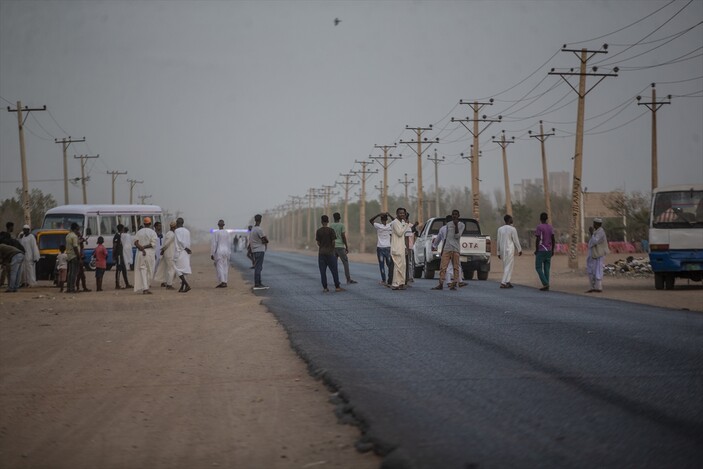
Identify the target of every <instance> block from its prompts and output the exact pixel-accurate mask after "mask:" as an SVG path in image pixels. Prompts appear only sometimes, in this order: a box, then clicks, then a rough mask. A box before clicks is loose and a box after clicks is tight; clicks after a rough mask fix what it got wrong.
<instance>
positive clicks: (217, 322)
mask: <svg viewBox="0 0 703 469" xmlns="http://www.w3.org/2000/svg"><path fill="white" fill-rule="evenodd" d="M307 254H309V255H313V254H312V253H307ZM350 257H351V260H352V261H355V262H368V263H375V262H376V260H375V256H373V255H359V254H351V255H350ZM617 258H618V256H617V255H611V256H609V259H608V260H609V262H612V261H613V260H615V259H617ZM581 261H582V265H581V267H582V268H581V270H583V269H584V267H583V260H581ZM193 264H194V274H193V275H192V277H191V280H192V283H193V287H194V289H193V290H192V291H191V292H189V293H187V294H179V293H176V292H175V291H166V290H164V289H160V288H158V287H157V288H155V289H154V291H155V293H154V294H153V295H151V296H146V295H140V294H135V293H134V292H132V291H126V290H119V291H116V290H114V289H113V288H112V287H113V285H114V283H113V282H112V279H113V274H112V273H111V272H109V273H108V274H107V276H106V281H105V286H106V288H107V290H106V291H104V292H100V293H98V292H94V291H93V292H90V293H80V294H77V295H68V294H59V293H58V291H57V289H55V288H53V287H52V286H51V284H50V282H42V283H41V285H40V286H39V287H37V288H32V289H25V290H23V291H20V292H18V293H15V294H9V293H4V292H0V467H3V468H4V467H8V468H71V469H74V468H96V467H100V468H189V469H190V468H203V467H228V468H229V467H237V468H293V467H295V468H308V467H315V468H317V467H320V468H328V467H338V468H355V469H356V468H360V469H363V468H372V467H379V465H380V459H379V458H378V457H376V456H375V455H373V454H372V453H364V454H362V453H359V452H357V451H356V450H355V448H354V443H355V442H356V441H357V439H358V438H359V436H360V432H359V430H358V429H357V428H355V427H352V426H348V425H342V424H339V423H337V421H336V418H335V416H334V406H333V405H332V404H331V403H330V402H329V400H330V398H331V397H333V393H332V391H330V390H328V389H326V388H325V387H324V386H323V385H322V384H321V383H320V382H319V381H317V380H315V379H314V378H312V377H311V376H310V375H309V374H308V371H307V368H306V365H305V364H304V363H303V362H302V361H301V360H300V359H299V358H298V357H297V356H296V355H295V353H294V352H293V351H292V350H291V348H290V346H289V343H288V340H287V337H286V334H285V332H284V330H283V328H282V327H281V326H280V325H279V324H278V323H277V322H276V320H275V318H274V317H273V316H272V315H271V314H269V313H267V311H266V310H265V308H264V307H263V306H261V305H260V299H259V298H258V297H256V296H254V295H253V294H252V293H251V292H250V290H249V287H250V284H249V283H248V281H249V280H250V279H249V276H250V275H249V273H247V275H246V277H245V280H242V278H241V277H240V275H239V274H237V273H236V272H232V273H231V275H230V282H229V285H230V286H229V288H227V289H215V288H213V287H214V285H215V284H216V280H215V273H214V268H213V267H212V264H211V263H210V261H209V259H208V256H207V253H206V251H205V248H200V249H198V250H196V255H195V256H194V262H193ZM130 275H131V274H130ZM352 275H353V270H352ZM501 275H502V264H501V262H500V261H499V260H498V259H497V258H494V261H493V271H492V272H491V274H490V279H491V280H499V279H500V277H501ZM88 281H89V286H90V287H91V288H94V279H93V278H92V276H91V273H89V275H88ZM512 283H513V284H516V285H526V286H530V287H534V288H538V287H539V282H538V280H537V276H536V274H535V272H534V256H533V255H532V254H525V255H523V256H522V257H519V258H517V262H516V267H515V272H514V275H513V282H512ZM428 285H429V282H428ZM587 285H588V282H587V279H586V277H585V274H583V273H582V272H572V271H571V270H570V269H568V267H567V259H566V257H565V256H557V257H555V258H554V261H553V266H552V281H551V288H552V290H554V291H564V292H569V293H576V294H583V295H585V294H586V293H584V291H585V290H587V288H588V287H587ZM467 288H470V285H469V287H467ZM496 288H497V285H496ZM604 289H605V291H604V292H603V293H601V294H600V296H602V297H606V298H612V299H617V300H625V301H631V302H635V303H643V304H652V305H657V306H663V307H669V308H675V309H688V310H694V311H701V312H703V286H701V284H700V283H692V284H691V285H686V284H685V282H679V283H678V284H677V287H676V289H675V290H673V291H657V290H654V285H653V279H652V278H651V277H648V278H625V277H622V278H621V277H618V278H615V277H606V279H605V281H604ZM545 294H547V295H548V294H550V293H549V292H545Z"/></svg>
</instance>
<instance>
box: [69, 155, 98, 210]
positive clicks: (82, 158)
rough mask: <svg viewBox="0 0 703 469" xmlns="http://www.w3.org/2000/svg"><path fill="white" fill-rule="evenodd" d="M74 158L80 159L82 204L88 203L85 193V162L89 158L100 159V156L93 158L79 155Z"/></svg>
mask: <svg viewBox="0 0 703 469" xmlns="http://www.w3.org/2000/svg"><path fill="white" fill-rule="evenodd" d="M73 157H74V158H77V159H80V160H81V186H82V187H83V204H87V203H88V194H87V192H86V189H85V187H86V184H85V183H86V182H87V180H88V178H87V177H85V160H87V159H89V158H100V155H95V156H88V155H80V156H76V155H73Z"/></svg>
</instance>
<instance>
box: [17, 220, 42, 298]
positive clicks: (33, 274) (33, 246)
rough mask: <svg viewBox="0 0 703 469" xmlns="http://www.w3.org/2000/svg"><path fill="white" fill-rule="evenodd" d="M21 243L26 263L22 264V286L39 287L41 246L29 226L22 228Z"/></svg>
mask: <svg viewBox="0 0 703 469" xmlns="http://www.w3.org/2000/svg"><path fill="white" fill-rule="evenodd" d="M20 243H21V244H22V247H23V248H24V263H23V264H22V282H21V283H22V285H24V286H25V287H34V286H36V285H37V269H36V265H37V262H39V246H37V239H36V238H35V237H34V235H33V234H32V233H31V228H30V227H29V225H24V226H23V227H22V235H20Z"/></svg>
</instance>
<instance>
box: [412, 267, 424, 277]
mask: <svg viewBox="0 0 703 469" xmlns="http://www.w3.org/2000/svg"><path fill="white" fill-rule="evenodd" d="M420 277H422V266H419V267H418V266H415V268H414V269H413V278H420Z"/></svg>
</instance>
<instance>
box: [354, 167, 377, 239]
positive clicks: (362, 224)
mask: <svg viewBox="0 0 703 469" xmlns="http://www.w3.org/2000/svg"><path fill="white" fill-rule="evenodd" d="M355 163H359V164H360V165H361V171H352V173H353V174H355V175H357V176H358V177H359V179H360V180H361V194H359V252H366V180H367V179H368V178H369V177H370V176H371V175H372V174H376V173H378V170H377V169H375V170H369V169H366V165H368V164H371V163H372V162H371V161H359V160H356V161H355Z"/></svg>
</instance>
